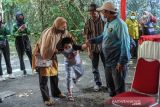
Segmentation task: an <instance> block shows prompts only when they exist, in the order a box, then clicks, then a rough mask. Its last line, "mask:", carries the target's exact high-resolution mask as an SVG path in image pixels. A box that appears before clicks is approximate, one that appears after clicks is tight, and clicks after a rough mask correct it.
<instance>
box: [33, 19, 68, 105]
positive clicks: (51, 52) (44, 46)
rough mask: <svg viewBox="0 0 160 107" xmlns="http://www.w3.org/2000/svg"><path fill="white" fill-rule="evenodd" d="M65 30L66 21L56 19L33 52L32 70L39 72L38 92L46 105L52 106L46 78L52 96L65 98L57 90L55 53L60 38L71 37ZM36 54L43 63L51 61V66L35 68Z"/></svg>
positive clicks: (43, 33)
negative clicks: (39, 91)
mask: <svg viewBox="0 0 160 107" xmlns="http://www.w3.org/2000/svg"><path fill="white" fill-rule="evenodd" d="M66 29H67V21H66V19H64V18H63V17H57V18H56V19H55V21H54V22H53V25H52V26H51V27H49V28H47V29H45V30H44V31H43V32H42V34H41V37H40V39H39V40H38V42H37V44H36V47H35V49H34V52H33V60H32V67H33V69H35V68H36V69H37V70H38V72H39V83H40V90H41V93H42V97H43V100H44V103H45V104H46V105H52V104H53V100H51V98H50V97H49V91H48V85H47V81H48V77H50V87H51V94H52V96H53V97H59V98H64V97H65V96H64V95H63V94H62V93H61V91H60V89H59V88H58V62H57V57H56V53H57V50H58V49H59V48H60V47H59V46H60V41H61V40H62V38H65V37H71V35H70V34H69V32H68V31H67V30H66ZM37 54H40V56H41V57H42V59H43V60H44V62H45V61H47V60H51V61H52V66H49V67H37V66H36V61H37V60H38V58H37V57H36V56H37Z"/></svg>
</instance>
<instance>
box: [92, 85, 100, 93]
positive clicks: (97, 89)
mask: <svg viewBox="0 0 160 107" xmlns="http://www.w3.org/2000/svg"><path fill="white" fill-rule="evenodd" d="M93 89H94V91H95V92H97V91H99V90H100V89H101V86H98V85H95V86H94V88H93Z"/></svg>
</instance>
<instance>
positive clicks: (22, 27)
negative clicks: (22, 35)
mask: <svg viewBox="0 0 160 107" xmlns="http://www.w3.org/2000/svg"><path fill="white" fill-rule="evenodd" d="M25 29H26V26H25V24H23V25H22V26H20V27H19V29H18V31H24V30H25Z"/></svg>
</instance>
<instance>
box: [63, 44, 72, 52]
mask: <svg viewBox="0 0 160 107" xmlns="http://www.w3.org/2000/svg"><path fill="white" fill-rule="evenodd" d="M64 52H66V53H71V52H72V45H71V44H70V48H69V49H64Z"/></svg>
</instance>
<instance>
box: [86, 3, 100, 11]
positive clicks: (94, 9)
mask: <svg viewBox="0 0 160 107" xmlns="http://www.w3.org/2000/svg"><path fill="white" fill-rule="evenodd" d="M97 8H98V5H97V4H95V3H91V4H90V5H89V7H88V11H96V9H97Z"/></svg>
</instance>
